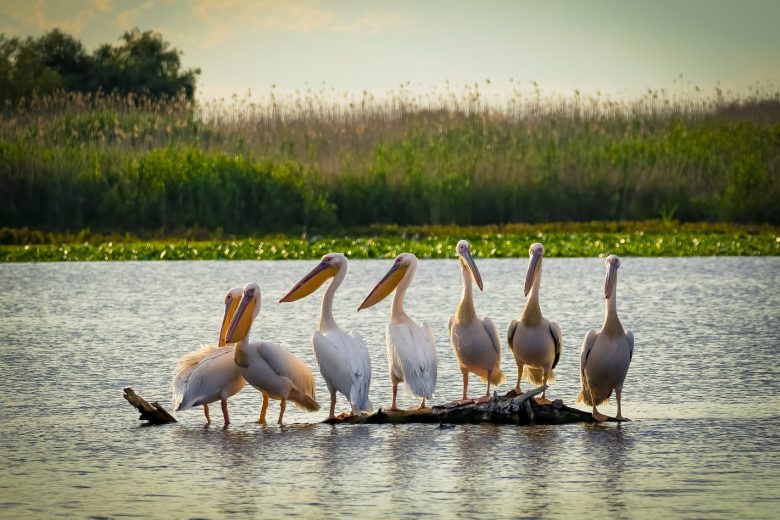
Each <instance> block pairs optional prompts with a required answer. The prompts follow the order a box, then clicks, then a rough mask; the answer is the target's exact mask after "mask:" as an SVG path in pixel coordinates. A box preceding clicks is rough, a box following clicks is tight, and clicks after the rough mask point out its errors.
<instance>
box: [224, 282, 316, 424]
mask: <svg viewBox="0 0 780 520" xmlns="http://www.w3.org/2000/svg"><path fill="white" fill-rule="evenodd" d="M259 313H260V287H259V286H258V285H257V284H256V283H249V284H246V285H245V286H244V293H243V295H242V296H241V303H239V304H238V309H237V310H236V314H235V316H233V321H232V322H231V323H230V327H229V328H228V332H227V338H226V340H227V341H228V342H229V343H235V344H236V346H235V349H234V352H235V354H234V356H233V360H234V361H235V364H236V365H238V371H239V372H240V373H241V375H242V376H243V377H244V379H246V381H247V382H248V383H249V384H250V385H252V386H254V387H255V388H257V389H258V390H259V391H260V392H261V393H262V394H263V408H262V410H261V411H260V419H259V421H258V422H260V423H261V424H265V412H266V410H267V409H268V398H269V397H270V398H273V399H277V400H280V401H281V403H280V406H279V408H280V412H279V424H282V419H283V418H284V410H285V408H286V406H287V401H288V400H290V401H292V402H294V403H295V404H297V405H299V406H301V407H302V408H304V409H306V410H308V411H310V412H313V411H316V410H319V409H320V405H319V404H317V401H316V400H315V399H314V377H313V376H312V374H311V370H310V369H309V367H307V366H306V364H305V363H304V362H303V361H301V360H300V359H298V358H297V357H295V356H293V355H292V354H290V353H289V352H287V351H286V350H284V349H283V348H282V347H280V346H279V345H277V344H275V343H269V342H265V341H261V342H257V343H249V329H250V328H251V327H252V322H254V320H255V318H256V317H257V315H258V314H259Z"/></svg>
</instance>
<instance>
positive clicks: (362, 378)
mask: <svg viewBox="0 0 780 520" xmlns="http://www.w3.org/2000/svg"><path fill="white" fill-rule="evenodd" d="M349 335H350V337H351V338H352V339H353V341H354V342H355V346H356V348H355V349H353V351H352V355H351V356H350V362H351V364H352V375H353V377H354V378H355V382H354V383H353V384H352V391H351V393H350V396H349V402H350V403H351V404H352V406H353V407H354V408H355V411H356V412H358V413H359V412H361V411H362V412H371V411H373V409H374V408H373V407H372V406H371V401H370V400H369V399H368V389H369V387H370V386H371V355H370V354H369V353H368V348H367V347H366V342H365V341H363V337H362V336H361V335H360V334H358V333H357V332H349Z"/></svg>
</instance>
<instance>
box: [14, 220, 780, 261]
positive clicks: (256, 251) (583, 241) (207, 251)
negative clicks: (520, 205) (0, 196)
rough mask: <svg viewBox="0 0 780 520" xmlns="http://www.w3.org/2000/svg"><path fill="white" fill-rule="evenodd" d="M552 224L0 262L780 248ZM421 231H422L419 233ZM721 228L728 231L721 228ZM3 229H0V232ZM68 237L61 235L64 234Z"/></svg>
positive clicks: (689, 234)
mask: <svg viewBox="0 0 780 520" xmlns="http://www.w3.org/2000/svg"><path fill="white" fill-rule="evenodd" d="M552 226H554V225H552V224H548V225H545V226H544V228H542V229H539V230H538V231H524V232H516V231H515V232H506V231H504V232H495V231H488V229H481V230H480V229H479V228H462V229H457V228H449V229H448V230H446V229H444V228H443V229H442V230H441V231H449V232H436V231H435V228H419V229H417V230H415V229H414V228H409V229H406V230H403V231H402V232H401V233H400V234H395V235H390V234H388V232H390V231H393V230H394V231H396V232H398V230H397V229H396V228H377V229H376V230H375V231H376V232H375V233H374V234H372V235H367V234H364V235H361V236H357V235H355V236H340V237H311V238H292V237H288V236H269V237H255V238H242V239H225V240H186V239H168V240H140V239H137V238H134V237H125V238H124V239H121V238H120V240H121V241H118V242H115V241H100V240H98V241H95V240H92V241H90V240H84V241H82V242H73V241H70V242H61V243H37V244H36V243H27V244H16V245H0V261H4V262H28V261H67V260H98V261H99V260H284V259H318V258H320V257H321V256H323V255H324V254H326V253H328V252H330V251H340V252H343V253H344V254H345V255H346V256H347V257H349V258H392V257H394V256H396V255H397V254H399V253H401V252H404V251H409V252H412V253H414V254H415V255H417V256H418V257H420V258H454V257H455V246H456V244H457V242H458V240H460V239H463V238H465V239H467V240H469V242H471V246H472V251H473V253H474V256H477V257H482V258H508V257H526V256H527V255H528V246H529V245H530V244H531V243H533V242H542V243H543V244H544V246H545V250H546V253H545V254H546V256H548V257H559V258H560V257H582V256H587V257H593V256H606V255H608V254H610V253H616V254H619V255H621V256H713V255H728V256H734V255H774V256H776V255H780V233H778V230H776V229H772V228H759V229H758V230H754V229H750V228H738V227H736V226H729V225H725V226H721V229H718V227H717V225H711V226H698V227H699V228H701V229H700V230H698V231H696V230H684V229H683V230H677V229H670V230H668V231H660V230H659V229H658V226H656V228H655V229H653V227H652V226H651V227H650V229H651V231H644V230H641V229H636V228H634V226H633V225H632V224H631V223H627V224H626V228H625V229H623V230H620V231H598V230H593V229H588V225H587V224H586V225H583V226H581V228H580V229H579V230H577V228H576V225H574V224H564V225H561V226H560V227H561V228H562V229H563V230H557V231H555V230H552V229H551V227H552ZM425 230H427V231H428V233H420V232H422V231H425ZM726 230H728V231H726ZM2 235H3V234H2V233H0V236H2ZM66 238H67V237H66Z"/></svg>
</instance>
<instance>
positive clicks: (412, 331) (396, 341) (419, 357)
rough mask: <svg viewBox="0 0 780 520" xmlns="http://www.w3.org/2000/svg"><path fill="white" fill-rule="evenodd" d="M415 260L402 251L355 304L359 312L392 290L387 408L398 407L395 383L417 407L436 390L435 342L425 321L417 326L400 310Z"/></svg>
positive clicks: (374, 303)
mask: <svg viewBox="0 0 780 520" xmlns="http://www.w3.org/2000/svg"><path fill="white" fill-rule="evenodd" d="M417 263H418V262H417V257H416V256H414V255H413V254H412V253H402V254H400V255H398V256H397V257H395V260H394V261H393V266H392V267H391V268H390V270H389V271H388V272H387V274H386V275H385V276H384V278H382V279H381V280H380V281H379V283H378V284H376V287H374V289H373V290H372V291H371V292H370V293H369V295H368V296H367V297H366V299H365V300H364V301H363V303H361V304H360V307H358V311H361V310H363V309H367V308H369V307H371V306H373V305H376V304H377V303H379V302H381V301H382V300H384V299H385V298H387V296H388V295H389V294H390V293H391V292H393V290H394V289H395V296H393V305H392V307H391V311H390V323H388V324H387V329H386V330H385V335H386V337H387V361H388V364H389V365H390V382H391V383H392V384H393V403H392V405H391V406H390V410H391V411H397V410H398V407H397V406H396V397H397V395H398V383H402V382H404V381H405V382H406V384H407V386H408V389H409V391H410V392H411V393H412V394H413V395H415V396H417V397H420V398H422V402H421V403H420V409H423V408H425V400H426V399H432V398H433V392H434V390H435V389H436V342H435V340H434V339H433V330H431V326H430V325H428V324H427V323H425V322H423V324H422V327H421V326H419V325H417V324H416V323H415V322H414V321H412V319H411V318H410V317H409V316H408V315H407V314H406V312H404V294H406V290H407V289H408V288H409V286H410V285H411V284H412V279H413V278H414V273H415V271H416V270H417Z"/></svg>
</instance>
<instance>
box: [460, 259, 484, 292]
mask: <svg viewBox="0 0 780 520" xmlns="http://www.w3.org/2000/svg"><path fill="white" fill-rule="evenodd" d="M460 261H461V263H462V264H463V265H465V266H466V268H468V270H469V271H471V276H472V277H473V278H474V283H476V284H477V287H479V290H480V291H481V290H482V275H481V274H479V269H477V264H476V262H474V257H473V256H471V250H470V249H466V251H464V252H463V254H462V255H461V257H460Z"/></svg>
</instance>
